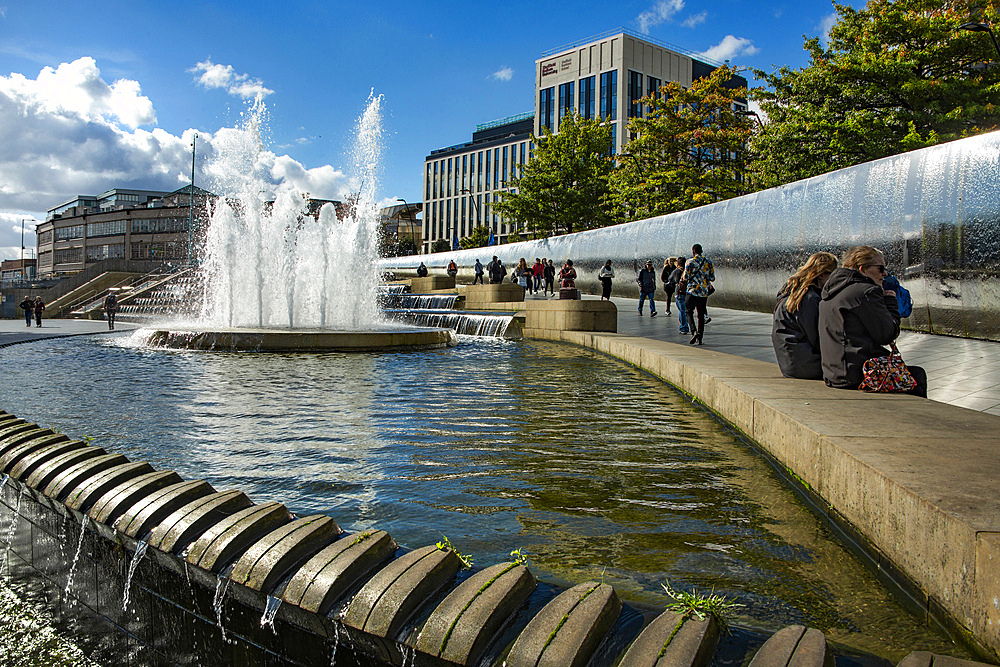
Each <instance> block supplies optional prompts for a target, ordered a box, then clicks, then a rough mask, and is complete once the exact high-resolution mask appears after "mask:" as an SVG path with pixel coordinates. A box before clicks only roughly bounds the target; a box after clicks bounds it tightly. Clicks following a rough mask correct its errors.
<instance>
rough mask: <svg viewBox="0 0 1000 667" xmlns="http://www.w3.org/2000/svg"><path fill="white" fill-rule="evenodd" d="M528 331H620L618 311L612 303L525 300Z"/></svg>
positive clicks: (525, 323)
mask: <svg viewBox="0 0 1000 667" xmlns="http://www.w3.org/2000/svg"><path fill="white" fill-rule="evenodd" d="M524 326H525V329H526V330H536V329H543V330H544V329H547V330H554V331H601V332H610V333H614V332H616V331H617V330H618V309H617V308H616V307H615V304H613V303H611V302H610V301H593V300H586V301H570V300H559V301H535V300H531V301H526V302H525V303H524Z"/></svg>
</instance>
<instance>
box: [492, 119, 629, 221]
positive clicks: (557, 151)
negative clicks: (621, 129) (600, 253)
mask: <svg viewBox="0 0 1000 667" xmlns="http://www.w3.org/2000/svg"><path fill="white" fill-rule="evenodd" d="M531 141H532V144H533V154H532V158H531V160H530V161H528V163H527V164H526V165H524V167H523V168H522V171H521V176H520V177H519V178H517V179H515V180H514V181H513V182H512V183H511V184H510V185H511V187H512V190H511V191H509V192H502V193H501V194H500V199H499V200H498V201H497V202H496V203H495V204H494V205H493V209H494V211H496V212H497V213H499V214H500V215H502V216H503V217H504V218H505V219H506V221H507V223H508V224H517V225H521V226H523V228H524V230H525V231H526V232H527V234H528V236H530V237H533V238H537V237H539V236H550V235H553V234H571V233H573V232H578V231H582V230H585V229H596V228H598V227H606V226H607V225H609V224H612V223H613V220H612V219H611V216H610V214H609V212H608V210H607V208H606V206H605V204H604V198H605V196H606V195H607V193H608V176H609V174H610V173H611V170H612V168H613V166H614V165H613V164H612V162H611V161H610V160H609V159H608V155H609V154H610V153H611V127H610V125H608V124H606V123H603V122H601V121H597V120H587V119H584V118H583V117H582V116H580V115H579V114H571V115H566V116H564V117H563V118H562V120H561V121H560V123H559V134H553V133H552V132H551V131H550V130H548V129H543V130H542V136H541V137H535V136H532V138H531Z"/></svg>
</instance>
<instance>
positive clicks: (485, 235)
mask: <svg viewBox="0 0 1000 667" xmlns="http://www.w3.org/2000/svg"><path fill="white" fill-rule="evenodd" d="M489 240H490V228H489V227H487V226H486V225H478V226H477V227H475V228H474V229H473V230H472V233H471V234H469V235H468V236H463V237H462V238H460V239H459V240H458V245H459V247H460V248H462V249H463V250H464V249H467V248H482V247H484V246H485V245H486V244H487V243H488V242H489Z"/></svg>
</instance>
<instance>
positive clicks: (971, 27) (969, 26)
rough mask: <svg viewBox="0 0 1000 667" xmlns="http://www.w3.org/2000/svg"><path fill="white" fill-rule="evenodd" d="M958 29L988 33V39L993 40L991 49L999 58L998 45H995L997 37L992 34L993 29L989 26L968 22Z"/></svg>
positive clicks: (999, 45)
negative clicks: (994, 50) (995, 51)
mask: <svg viewBox="0 0 1000 667" xmlns="http://www.w3.org/2000/svg"><path fill="white" fill-rule="evenodd" d="M958 29H959V30H968V31H969V32H988V33H989V34H990V39H991V40H993V48H994V49H996V50H997V55H998V56H1000V44H998V43H997V36H996V35H995V34H994V33H993V28H991V27H990V26H988V25H986V24H985V23H976V22H975V21H969V22H968V23H963V24H962V25H960V26H958Z"/></svg>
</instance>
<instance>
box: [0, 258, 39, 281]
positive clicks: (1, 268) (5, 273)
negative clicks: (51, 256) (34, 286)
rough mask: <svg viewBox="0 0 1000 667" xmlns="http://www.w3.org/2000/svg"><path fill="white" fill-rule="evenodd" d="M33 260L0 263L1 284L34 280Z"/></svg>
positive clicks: (34, 261) (13, 260) (9, 260)
mask: <svg viewBox="0 0 1000 667" xmlns="http://www.w3.org/2000/svg"><path fill="white" fill-rule="evenodd" d="M37 261H38V260H35V259H5V260H3V262H0V280H2V281H3V282H21V281H24V280H34V278H35V267H36V264H37Z"/></svg>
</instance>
